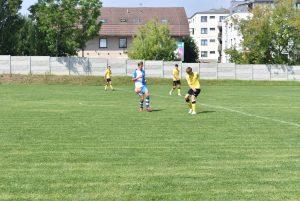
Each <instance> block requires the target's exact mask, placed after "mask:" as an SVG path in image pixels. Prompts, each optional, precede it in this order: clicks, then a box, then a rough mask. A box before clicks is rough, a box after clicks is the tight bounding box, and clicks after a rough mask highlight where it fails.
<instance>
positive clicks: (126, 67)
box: [125, 59, 128, 76]
mask: <svg viewBox="0 0 300 201" xmlns="http://www.w3.org/2000/svg"><path fill="white" fill-rule="evenodd" d="M127 65H128V59H126V60H125V75H126V76H127V69H128V66H127Z"/></svg>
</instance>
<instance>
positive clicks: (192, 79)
mask: <svg viewBox="0 0 300 201" xmlns="http://www.w3.org/2000/svg"><path fill="white" fill-rule="evenodd" d="M186 81H187V83H188V85H189V86H190V87H192V88H195V89H200V82H199V73H196V72H193V74H192V75H189V74H187V75H186Z"/></svg>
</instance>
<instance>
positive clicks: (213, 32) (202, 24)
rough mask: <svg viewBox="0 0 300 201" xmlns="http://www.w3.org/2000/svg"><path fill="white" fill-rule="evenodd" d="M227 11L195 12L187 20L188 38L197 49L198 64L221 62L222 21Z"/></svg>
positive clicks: (222, 9) (227, 13)
mask: <svg viewBox="0 0 300 201" xmlns="http://www.w3.org/2000/svg"><path fill="white" fill-rule="evenodd" d="M228 15H229V10H227V9H224V8H221V9H211V10H209V11H203V12H197V13H195V14H194V15H193V16H192V17H190V18H189V28H190V36H191V37H192V38H193V39H194V40H195V42H196V44H197V46H198V48H199V60H200V62H210V63H212V62H221V54H222V49H221V48H220V47H221V45H222V21H223V19H225V18H226V17H227V16H228Z"/></svg>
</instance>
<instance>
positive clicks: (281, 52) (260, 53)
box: [227, 0, 300, 64]
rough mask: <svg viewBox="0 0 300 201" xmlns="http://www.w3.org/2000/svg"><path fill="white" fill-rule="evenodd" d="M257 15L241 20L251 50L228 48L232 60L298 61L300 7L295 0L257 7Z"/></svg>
mask: <svg viewBox="0 0 300 201" xmlns="http://www.w3.org/2000/svg"><path fill="white" fill-rule="evenodd" d="M252 14H253V16H252V17H251V18H249V19H247V20H241V21H238V22H237V24H238V25H239V26H240V28H241V29H240V31H241V34H242V35H243V39H244V40H243V42H242V47H243V49H244V50H246V49H247V52H242V53H237V52H236V51H234V48H233V49H230V50H228V51H227V53H228V54H229V55H230V56H231V57H232V59H231V60H232V61H235V62H238V63H239V62H240V63H244V62H246V63H253V64H261V63H266V64H295V63H296V62H297V56H298V55H299V44H300V43H299V37H300V36H299V33H300V27H299V25H300V22H299V10H297V9H296V8H295V1H294V0H278V1H276V2H275V7H270V6H261V7H258V6H257V7H255V8H254V9H253V12H252ZM297 17H298V18H297Z"/></svg>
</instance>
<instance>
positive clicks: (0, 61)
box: [0, 55, 10, 74]
mask: <svg viewBox="0 0 300 201" xmlns="http://www.w3.org/2000/svg"><path fill="white" fill-rule="evenodd" d="M0 73H2V74H9V73H10V56H9V55H8V56H7V55H3V56H2V55H0Z"/></svg>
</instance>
